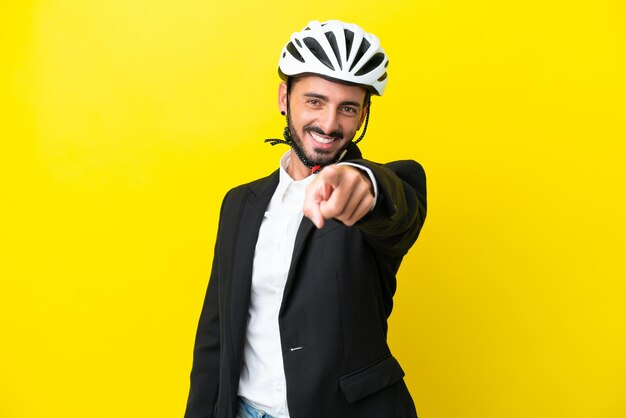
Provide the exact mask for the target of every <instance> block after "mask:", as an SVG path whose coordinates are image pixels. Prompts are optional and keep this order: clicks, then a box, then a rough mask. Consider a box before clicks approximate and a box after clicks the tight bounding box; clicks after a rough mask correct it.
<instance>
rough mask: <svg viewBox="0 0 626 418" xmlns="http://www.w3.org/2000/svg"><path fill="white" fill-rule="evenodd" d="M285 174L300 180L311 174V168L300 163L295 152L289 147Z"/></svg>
mask: <svg viewBox="0 0 626 418" xmlns="http://www.w3.org/2000/svg"><path fill="white" fill-rule="evenodd" d="M287 174H289V176H290V177H291V178H292V179H294V180H302V179H305V178H307V177H309V176H310V175H311V169H310V168H308V167H307V166H305V165H304V164H302V161H300V158H298V155H297V154H296V152H295V151H294V150H293V148H292V149H291V151H290V152H289V167H287Z"/></svg>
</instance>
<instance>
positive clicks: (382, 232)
mask: <svg viewBox="0 0 626 418" xmlns="http://www.w3.org/2000/svg"><path fill="white" fill-rule="evenodd" d="M350 162H353V163H355V164H360V165H363V166H365V167H367V168H369V169H370V170H372V173H373V174H374V177H375V179H376V183H377V185H378V199H377V201H376V204H375V206H374V209H373V210H372V212H370V213H369V214H368V215H366V216H365V217H364V218H363V219H361V220H360V221H359V222H358V223H357V225H358V227H359V228H361V230H362V231H363V232H364V233H365V237H366V239H367V240H368V242H369V243H370V245H372V247H374V248H375V249H377V250H378V251H382V252H384V253H385V254H388V255H391V256H400V257H402V256H404V255H405V254H406V253H407V252H408V251H409V249H410V248H411V246H412V245H413V243H414V242H415V240H417V237H418V235H419V233H420V231H421V229H422V225H423V224H424V220H425V219H426V174H425V173H424V169H423V168H422V166H421V165H420V164H419V163H417V162H415V161H412V160H402V161H394V162H391V163H387V164H377V163H373V162H371V161H367V160H351V161H350Z"/></svg>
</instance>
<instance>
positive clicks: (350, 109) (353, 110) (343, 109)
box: [339, 106, 358, 115]
mask: <svg viewBox="0 0 626 418" xmlns="http://www.w3.org/2000/svg"><path fill="white" fill-rule="evenodd" d="M339 110H340V111H341V112H343V113H345V114H347V115H356V114H357V112H358V111H357V109H356V108H354V107H352V106H343V107H341V108H339Z"/></svg>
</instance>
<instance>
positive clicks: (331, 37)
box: [325, 32, 343, 69]
mask: <svg viewBox="0 0 626 418" xmlns="http://www.w3.org/2000/svg"><path fill="white" fill-rule="evenodd" d="M325 35H326V39H328V43H329V44H330V47H331V48H332V49H333V52H334V53H335V58H337V62H338V63H339V69H343V68H342V66H341V56H340V55H339V45H338V44H337V39H336V38H335V34H334V33H333V32H326V34H325Z"/></svg>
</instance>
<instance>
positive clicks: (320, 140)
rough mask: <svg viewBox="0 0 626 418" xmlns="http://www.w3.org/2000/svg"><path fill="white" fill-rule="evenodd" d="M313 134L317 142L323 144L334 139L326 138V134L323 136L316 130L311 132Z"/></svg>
mask: <svg viewBox="0 0 626 418" xmlns="http://www.w3.org/2000/svg"><path fill="white" fill-rule="evenodd" d="M310 133H311V136H312V137H313V139H315V140H316V141H317V142H319V143H322V144H330V143H331V142H333V141H334V139H333V138H326V137H325V136H321V135H319V134H317V133H315V132H310Z"/></svg>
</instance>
